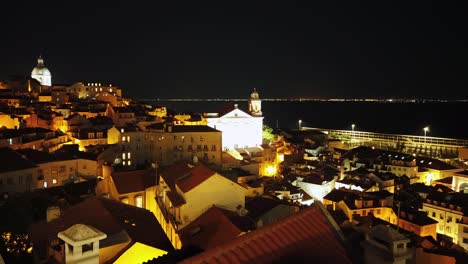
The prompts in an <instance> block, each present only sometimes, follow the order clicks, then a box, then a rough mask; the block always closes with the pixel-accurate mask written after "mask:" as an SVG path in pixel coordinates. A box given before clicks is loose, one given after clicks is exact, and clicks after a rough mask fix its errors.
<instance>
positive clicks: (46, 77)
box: [31, 56, 52, 86]
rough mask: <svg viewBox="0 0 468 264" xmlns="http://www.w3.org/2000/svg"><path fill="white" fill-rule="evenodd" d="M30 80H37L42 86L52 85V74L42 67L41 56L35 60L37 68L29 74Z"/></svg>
mask: <svg viewBox="0 0 468 264" xmlns="http://www.w3.org/2000/svg"><path fill="white" fill-rule="evenodd" d="M31 78H33V79H36V80H38V81H39V82H40V83H41V84H42V85H47V86H51V85H52V74H50V71H49V69H47V68H46V67H45V65H44V60H43V59H42V56H39V58H37V66H36V67H34V69H33V70H32V72H31Z"/></svg>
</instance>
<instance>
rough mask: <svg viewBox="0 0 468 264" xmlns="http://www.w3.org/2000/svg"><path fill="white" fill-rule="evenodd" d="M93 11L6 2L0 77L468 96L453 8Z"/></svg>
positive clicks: (149, 88) (141, 5)
mask: <svg viewBox="0 0 468 264" xmlns="http://www.w3.org/2000/svg"><path fill="white" fill-rule="evenodd" d="M4 2H5V1H4ZM50 2H52V3H50ZM94 2H96V3H94V4H93V3H91V2H86V1H60V2H56V1H34V3H29V2H27V1H7V2H5V3H3V2H2V11H1V20H2V23H1V25H0V29H1V34H2V39H1V46H0V47H1V48H0V51H1V63H0V78H1V79H7V78H8V76H9V75H12V74H16V75H30V73H31V70H32V68H33V67H34V66H35V65H36V59H37V56H38V55H39V54H42V55H43V57H44V60H45V64H46V66H47V67H48V68H49V69H50V70H51V72H52V81H53V83H55V84H58V83H60V84H71V83H73V82H77V81H83V82H102V83H112V84H113V85H118V86H120V87H122V88H123V89H124V95H127V96H130V97H134V98H156V97H158V98H213V97H235V98H239V97H246V96H247V95H248V94H249V93H250V91H251V90H252V88H253V87H257V89H258V90H259V91H260V93H261V96H262V97H264V98H267V97H268V98H272V97H280V98H285V97H286V98H287V97H319V98H331V97H343V98H350V97H351V98H359V97H381V98H384V97H386V98H389V97H412V98H413V97H418V98H466V97H467V93H466V90H467V89H466V87H467V84H468V78H467V72H468V67H467V62H468V52H467V47H468V45H467V44H468V43H467V42H468V41H467V37H466V36H467V33H466V26H467V25H468V23H467V17H468V16H466V14H465V10H466V9H465V8H463V7H462V6H455V5H454V4H453V3H450V2H454V1H437V2H436V3H433V4H431V3H429V1H401V2H400V1H366V2H360V1H349V0H348V1H339V2H334V1H328V0H327V1H311V0H309V1H300V2H295V1H289V0H288V1H225V0H223V1H209V2H208V1H193V0H192V1H175V0H174V1H143V0H141V1H126V2H118V1H113V2H107V3H103V2H104V1H97V0H96V1H94ZM97 2H99V3H97ZM461 2H463V1H461Z"/></svg>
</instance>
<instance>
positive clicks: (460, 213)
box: [422, 192, 468, 244]
mask: <svg viewBox="0 0 468 264" xmlns="http://www.w3.org/2000/svg"><path fill="white" fill-rule="evenodd" d="M467 200H468V194H463V193H441V192H432V193H430V194H429V195H428V196H427V197H426V199H425V200H424V201H423V205H422V211H424V212H426V213H427V216H429V217H430V218H432V219H434V220H436V221H437V222H438V224H437V233H439V234H443V235H446V236H449V237H451V238H452V239H453V242H454V243H457V244H459V243H461V242H462V243H463V242H464V240H463V239H464V238H465V237H466V236H467V234H468V232H464V231H468V229H466V230H463V228H460V223H463V219H464V217H466V211H465V210H466V208H465V207H466V204H465V202H466V201H467ZM463 225H464V226H466V224H463ZM460 229H462V232H460ZM467 238H468V237H467ZM466 242H468V240H465V242H464V243H466Z"/></svg>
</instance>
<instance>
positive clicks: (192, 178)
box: [175, 165, 216, 193]
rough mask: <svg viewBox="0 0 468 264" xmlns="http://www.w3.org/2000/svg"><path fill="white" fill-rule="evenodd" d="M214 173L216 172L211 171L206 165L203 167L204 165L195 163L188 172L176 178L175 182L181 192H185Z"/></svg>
mask: <svg viewBox="0 0 468 264" xmlns="http://www.w3.org/2000/svg"><path fill="white" fill-rule="evenodd" d="M215 173H216V172H214V171H212V170H211V169H210V168H208V167H205V166H204V165H197V166H196V167H194V168H192V169H191V171H190V173H189V174H187V175H186V176H184V177H181V178H178V179H177V180H176V182H175V183H176V184H177V186H178V187H179V188H180V190H181V191H182V192H184V193H186V192H189V191H190V190H192V189H193V188H195V187H197V186H198V185H200V184H201V183H202V182H204V181H205V180H207V179H208V178H210V177H211V176H213V175H214V174H215Z"/></svg>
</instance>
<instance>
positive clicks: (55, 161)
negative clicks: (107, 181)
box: [16, 149, 102, 189]
mask: <svg viewBox="0 0 468 264" xmlns="http://www.w3.org/2000/svg"><path fill="white" fill-rule="evenodd" d="M16 152H17V153H18V154H19V155H21V156H22V157H25V158H26V159H28V160H29V161H31V162H33V163H34V164H36V165H37V166H38V169H37V183H36V185H35V186H33V187H34V189H36V188H37V189H41V188H50V187H56V186H62V185H64V184H67V183H72V182H79V181H84V178H82V176H84V177H97V176H100V175H101V174H102V172H100V171H99V167H98V163H97V161H96V157H95V156H94V155H93V154H90V153H82V152H78V151H73V152H69V153H65V152H62V153H53V154H51V153H47V152H43V151H37V150H33V149H21V150H17V151H16Z"/></svg>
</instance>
